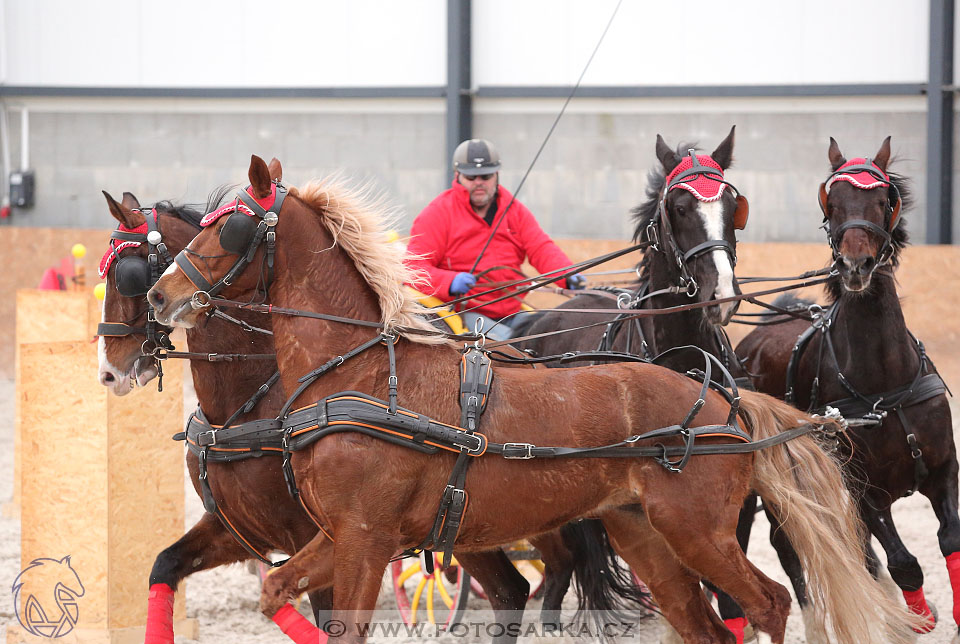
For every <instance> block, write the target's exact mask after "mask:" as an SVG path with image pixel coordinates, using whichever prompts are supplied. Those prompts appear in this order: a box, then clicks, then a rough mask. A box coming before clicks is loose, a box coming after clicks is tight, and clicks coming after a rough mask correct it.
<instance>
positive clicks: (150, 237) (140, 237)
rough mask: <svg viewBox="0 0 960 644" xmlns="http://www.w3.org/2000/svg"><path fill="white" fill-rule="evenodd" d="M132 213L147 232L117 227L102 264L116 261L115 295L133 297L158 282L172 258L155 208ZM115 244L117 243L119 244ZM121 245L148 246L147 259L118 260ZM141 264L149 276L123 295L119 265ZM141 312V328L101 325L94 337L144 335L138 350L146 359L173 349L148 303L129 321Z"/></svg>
mask: <svg viewBox="0 0 960 644" xmlns="http://www.w3.org/2000/svg"><path fill="white" fill-rule="evenodd" d="M135 212H140V213H141V214H142V215H143V216H144V219H145V220H146V225H147V232H146V233H141V232H135V231H129V230H122V227H119V226H118V227H117V229H116V230H114V231H113V232H112V233H110V250H109V251H108V252H107V256H106V257H105V258H104V261H108V262H110V263H112V262H113V260H117V266H116V267H115V268H114V281H115V282H116V285H117V292H119V293H120V294H121V295H123V296H124V297H135V296H136V295H142V294H144V293H146V292H147V291H148V290H150V288H151V287H152V286H153V285H154V284H156V283H157V280H159V279H160V276H161V275H163V272H164V271H165V270H166V269H167V267H169V266H170V265H171V264H172V263H173V258H172V257H171V256H170V252H169V251H168V250H167V246H166V244H165V243H164V242H163V234H162V233H161V231H160V219H159V214H158V213H157V209H156V208H150V209H141V210H138V211H135ZM117 242H120V244H118V243H117ZM124 243H135V244H144V243H145V244H147V248H148V254H147V258H146V259H143V258H142V257H139V256H136V257H134V256H129V257H120V251H121V250H123V248H124V247H125V246H124ZM141 262H142V263H145V265H146V275H148V277H147V279H146V280H145V283H144V284H142V285H137V286H136V288H135V289H134V290H137V291H139V292H137V293H133V292H131V291H129V290H128V292H126V293H125V292H123V290H121V285H120V282H119V281H118V280H117V276H118V274H119V273H121V272H124V269H123V268H122V266H124V265H128V270H129V267H130V266H133V263H137V264H139V263H141ZM107 266H108V268H107V270H109V264H108V265H107ZM136 271H142V267H139V265H138V266H136V268H134V272H136ZM103 277H104V278H106V274H104V275H103ZM124 290H126V289H124ZM144 313H145V314H146V316H147V321H146V324H144V326H142V327H135V326H130V325H129V324H128V323H126V322H101V323H100V324H98V325H97V335H98V336H105V337H124V336H128V335H143V336H145V339H144V341H143V344H142V345H141V347H140V352H141V353H142V354H143V355H145V356H153V357H154V358H156V356H157V354H158V353H159V352H160V351H163V350H166V351H171V350H173V349H174V346H173V343H172V342H171V341H170V335H169V329H167V327H164V326H162V325H160V324H159V323H158V322H157V318H156V314H155V311H154V308H153V306H152V305H151V304H150V303H149V302H147V308H146V310H145V311H142V312H140V313H138V314H137V315H136V316H135V317H133V318H132V319H131V321H132V320H137V319H139V318H140V317H141V316H143V315H144Z"/></svg>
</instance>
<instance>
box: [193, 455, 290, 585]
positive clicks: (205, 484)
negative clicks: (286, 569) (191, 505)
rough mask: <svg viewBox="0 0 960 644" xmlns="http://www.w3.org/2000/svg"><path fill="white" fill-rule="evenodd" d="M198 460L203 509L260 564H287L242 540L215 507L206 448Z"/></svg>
mask: <svg viewBox="0 0 960 644" xmlns="http://www.w3.org/2000/svg"><path fill="white" fill-rule="evenodd" d="M199 459H200V468H199V474H198V477H197V478H198V479H199V482H200V496H201V497H202V499H203V509H204V510H206V511H207V512H209V513H210V514H212V515H214V516H215V517H217V518H218V519H220V523H222V524H223V527H224V528H226V529H227V532H229V533H230V535H231V536H232V537H233V538H234V539H235V540H236V541H237V543H239V544H240V545H241V546H242V547H243V549H244V550H246V551H247V552H248V553H250V554H251V555H253V556H254V557H256V558H257V559H259V560H260V561H261V562H263V563H265V564H267V565H269V566H270V567H271V568H277V567H279V566H282V565H283V564H285V563H287V561H288V560H289V557H288V558H287V559H283V560H281V561H271V560H270V559H269V558H268V557H267V556H266V555H264V554H262V553H260V552H259V551H258V550H257V549H256V548H254V547H253V544H251V543H250V542H249V541H247V539H246V538H244V536H243V535H242V534H240V531H239V530H237V529H236V528H235V527H234V525H233V523H231V522H230V519H228V518H227V516H226V515H225V514H224V513H223V510H221V509H220V506H219V505H217V501H216V499H214V497H213V490H212V489H211V488H210V481H209V480H208V477H207V449H206V448H204V449H203V450H202V451H201V452H200V454H199Z"/></svg>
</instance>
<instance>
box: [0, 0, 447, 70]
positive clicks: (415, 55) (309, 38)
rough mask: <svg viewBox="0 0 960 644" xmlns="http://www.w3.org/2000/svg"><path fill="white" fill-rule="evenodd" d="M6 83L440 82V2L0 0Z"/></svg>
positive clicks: (443, 62) (443, 40)
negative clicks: (2, 14) (3, 30)
mask: <svg viewBox="0 0 960 644" xmlns="http://www.w3.org/2000/svg"><path fill="white" fill-rule="evenodd" d="M0 2H3V4H4V5H5V6H4V12H5V18H6V19H5V33H4V34H2V35H3V38H2V43H0V46H2V47H3V48H4V50H5V55H4V58H5V60H6V78H5V79H2V80H3V82H5V83H7V84H10V85H70V86H73V85H80V86H134V87H139V86H147V87H149V86H179V87H224V86H241V87H270V86H279V87H298V86H308V87H315V86H321V87H325V86H380V85H389V86H418V85H443V84H445V83H446V53H445V52H446V3H445V2H444V0H406V1H404V2H385V1H380V0H350V1H349V2H341V1H336V0H323V1H309V2H308V1H304V0H300V1H298V0H271V1H270V2H262V1H258V0H243V1H242V2H238V1H230V0H165V1H163V2H157V1H155V0H96V1H95V2H77V1H76V0H0Z"/></svg>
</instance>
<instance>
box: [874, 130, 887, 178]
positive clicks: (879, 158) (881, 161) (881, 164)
mask: <svg viewBox="0 0 960 644" xmlns="http://www.w3.org/2000/svg"><path fill="white" fill-rule="evenodd" d="M873 162H874V164H876V166H877V167H878V168H880V169H881V170H883V171H884V172H886V171H887V164H888V163H890V137H889V136H888V137H887V138H885V139H884V140H883V143H881V144H880V149H879V150H877V154H876V155H875V156H874V157H873Z"/></svg>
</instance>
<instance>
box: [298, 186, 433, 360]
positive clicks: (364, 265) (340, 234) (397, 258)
mask: <svg viewBox="0 0 960 644" xmlns="http://www.w3.org/2000/svg"><path fill="white" fill-rule="evenodd" d="M290 194H291V195H293V196H295V197H297V198H299V199H300V200H301V201H303V202H304V203H305V204H307V205H308V206H310V207H311V208H313V209H314V210H315V211H316V212H317V213H318V214H320V215H321V216H320V220H321V221H322V222H323V225H324V226H325V227H326V228H327V230H328V231H329V232H330V235H331V237H332V238H333V243H334V244H337V245H339V246H340V247H341V248H342V249H343V250H344V251H345V252H346V253H347V255H348V256H349V257H350V259H352V260H353V263H354V265H355V266H356V267H357V270H358V271H360V274H361V275H362V276H363V278H364V280H366V282H367V284H369V285H370V288H372V289H373V291H374V293H376V294H377V297H378V298H379V300H380V312H381V316H382V318H381V321H382V322H383V325H384V328H385V329H388V330H399V331H400V335H402V336H403V337H405V338H407V339H408V340H411V341H413V342H421V343H427V344H438V343H443V342H447V340H446V339H445V338H443V337H442V336H439V335H432V334H431V335H421V334H419V333H405V332H404V329H420V330H426V331H434V332H436V331H437V329H436V328H434V327H433V326H432V325H431V324H430V323H429V322H427V320H426V319H425V317H424V311H425V309H424V308H423V307H422V306H421V305H420V304H419V303H418V302H417V301H416V300H415V299H414V296H413V294H412V293H411V292H410V290H409V289H407V288H404V283H416V282H419V281H422V280H423V276H422V275H421V274H420V273H419V272H418V271H415V270H413V269H411V268H409V267H408V266H407V265H406V264H404V262H403V256H404V250H403V248H402V247H400V245H399V244H395V243H392V242H390V241H389V240H388V233H387V231H388V229H389V226H390V224H391V223H392V222H394V221H396V219H397V215H396V212H395V211H394V210H393V209H392V208H390V207H389V206H388V205H387V204H386V202H385V200H384V198H383V197H382V196H379V195H377V194H376V193H375V192H374V191H373V189H372V188H371V187H370V186H360V187H350V186H347V185H346V184H345V183H344V182H343V181H342V180H340V179H339V178H338V177H327V178H324V179H318V180H315V181H311V182H310V183H308V184H306V185H305V186H303V187H302V188H299V189H297V188H290Z"/></svg>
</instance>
